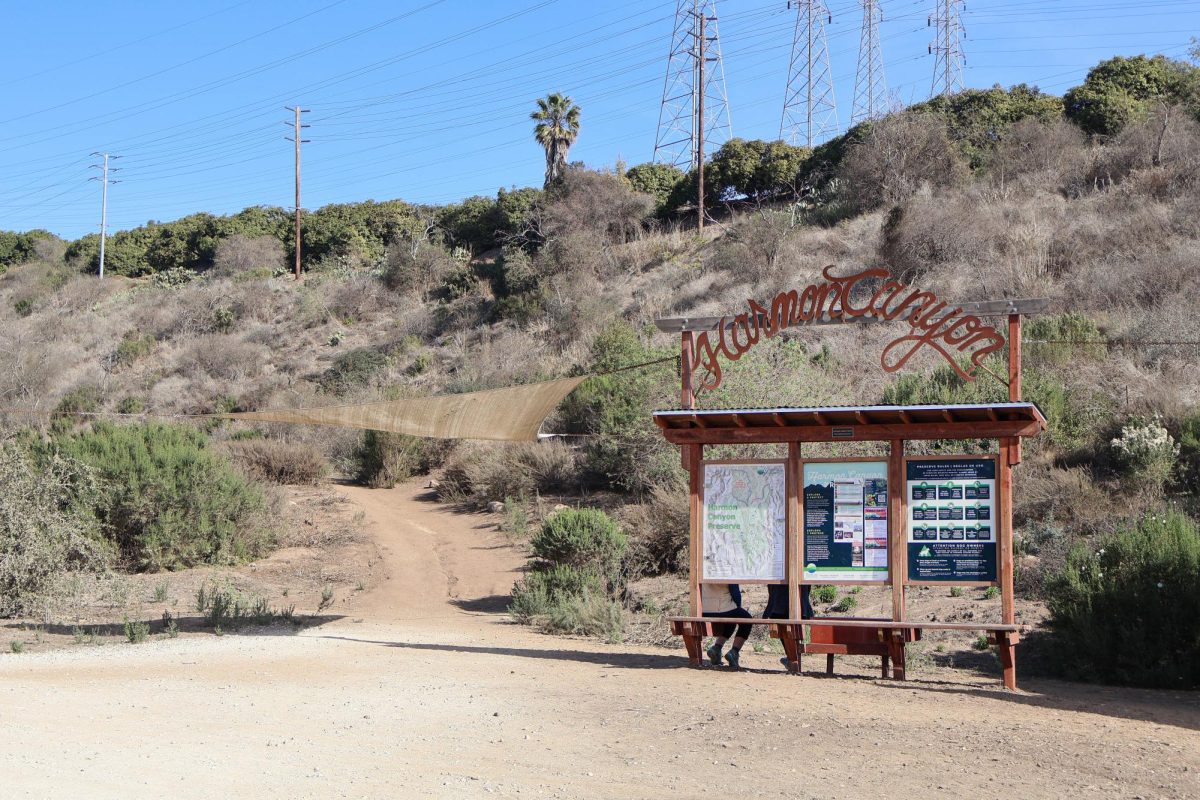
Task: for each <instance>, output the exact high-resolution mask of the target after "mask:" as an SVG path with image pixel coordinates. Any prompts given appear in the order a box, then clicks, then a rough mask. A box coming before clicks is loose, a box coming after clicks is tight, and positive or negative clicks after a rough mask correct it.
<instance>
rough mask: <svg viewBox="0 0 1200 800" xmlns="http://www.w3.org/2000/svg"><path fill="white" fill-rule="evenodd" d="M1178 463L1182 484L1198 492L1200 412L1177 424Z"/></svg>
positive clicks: (1199, 492)
mask: <svg viewBox="0 0 1200 800" xmlns="http://www.w3.org/2000/svg"><path fill="white" fill-rule="evenodd" d="M1179 448H1180V464H1181V465H1182V467H1183V469H1182V470H1181V472H1182V473H1183V474H1182V478H1183V481H1184V486H1185V487H1186V488H1187V489H1188V490H1189V491H1191V492H1192V493H1193V494H1200V413H1193V414H1192V415H1191V416H1189V417H1186V418H1184V420H1183V422H1182V423H1180V425H1179Z"/></svg>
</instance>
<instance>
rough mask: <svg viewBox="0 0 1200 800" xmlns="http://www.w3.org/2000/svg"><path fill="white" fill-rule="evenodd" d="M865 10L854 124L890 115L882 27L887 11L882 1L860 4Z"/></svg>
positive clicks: (853, 116) (855, 81) (874, 0)
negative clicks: (880, 31)
mask: <svg viewBox="0 0 1200 800" xmlns="http://www.w3.org/2000/svg"><path fill="white" fill-rule="evenodd" d="M859 2H861V3H862V7H863V21H862V36H861V38H860V39H859V43H858V72H857V73H856V74H855V76H854V110H853V113H852V115H851V117H850V124H851V125H857V124H858V123H860V122H863V121H865V120H868V119H874V118H876V117H882V116H883V114H884V113H885V112H886V111H887V109H886V108H885V106H884V104H885V103H886V100H887V80H885V79H884V77H883V51H882V50H881V49H880V47H879V26H880V24H881V23H882V22H883V9H882V8H880V7H879V0H859Z"/></svg>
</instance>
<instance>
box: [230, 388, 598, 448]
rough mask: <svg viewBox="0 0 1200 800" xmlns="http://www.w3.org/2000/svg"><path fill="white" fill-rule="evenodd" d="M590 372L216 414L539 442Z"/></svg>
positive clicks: (449, 436) (438, 436)
mask: <svg viewBox="0 0 1200 800" xmlns="http://www.w3.org/2000/svg"><path fill="white" fill-rule="evenodd" d="M587 378H588V376H587V375H581V376H578V377H574V378H561V379H559V380H554V381H546V382H544V383H530V384H525V385H521V386H507V387H505V388H503V389H488V390H485V391H482V392H468V393H465V394H447V395H438V396H435V397H418V398H407V399H404V400H389V401H384V402H379V403H361V404H358V405H344V406H323V407H320V408H281V409H274V410H267V411H244V412H233V413H229V414H214V415H213V416H214V417H219V418H221V419H242V420H250V421H254V422H287V423H298V424H307V425H332V426H335V427H340V428H363V429H366V430H375V431H386V432H390V433H407V434H409V435H411V436H425V437H430V438H435V439H492V440H498V441H510V442H532V441H536V440H537V436H538V430H539V429H540V428H541V427H542V422H544V421H545V419H546V417H548V416H549V415H550V412H552V411H553V410H554V407H555V406H557V405H558V404H559V403H561V402H562V401H563V399H564V398H566V396H567V395H569V394H570V393H571V392H572V391H574V389H575V387H577V386H578V385H579V384H580V383H582V382H583V381H585V380H587Z"/></svg>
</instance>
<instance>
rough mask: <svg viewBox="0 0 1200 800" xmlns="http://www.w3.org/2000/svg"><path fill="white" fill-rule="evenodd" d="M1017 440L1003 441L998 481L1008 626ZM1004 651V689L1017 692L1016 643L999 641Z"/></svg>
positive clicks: (1011, 619) (1012, 616)
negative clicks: (1013, 484)
mask: <svg viewBox="0 0 1200 800" xmlns="http://www.w3.org/2000/svg"><path fill="white" fill-rule="evenodd" d="M1018 441H1019V440H1017V439H1001V440H1000V459H999V464H998V467H999V470H1000V475H999V476H998V477H999V480H998V481H997V484H998V489H999V492H1000V524H999V535H1000V538H999V541H998V542H997V548H998V549H999V553H998V558H997V561H998V562H999V563H998V564H997V568H998V569H999V572H1000V576H999V577H1000V621H1001V622H1003V623H1004V624H1005V625H1012V624H1014V623H1015V622H1016V608H1015V604H1014V602H1013V600H1014V598H1013V524H1012V510H1013V506H1012V458H1013V455H1014V452H1013V451H1014V448H1015V447H1016V446H1017V442H1018ZM997 644H998V646H999V649H1000V651H1001V652H1000V661H1001V663H1002V664H1003V665H1004V685H1005V686H1007V687H1008V688H1009V689H1015V688H1017V669H1016V649H1015V646H1014V645H1015V642H1014V641H1013V640H1012V639H1011V638H1008V637H1004V638H1001V639H998V640H997Z"/></svg>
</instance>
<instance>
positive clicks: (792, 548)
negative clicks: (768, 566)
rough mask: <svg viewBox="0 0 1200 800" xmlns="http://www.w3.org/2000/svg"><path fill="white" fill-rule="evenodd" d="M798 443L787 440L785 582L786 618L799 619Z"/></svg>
mask: <svg viewBox="0 0 1200 800" xmlns="http://www.w3.org/2000/svg"><path fill="white" fill-rule="evenodd" d="M800 472H801V465H800V443H799V442H788V464H787V475H788V491H787V494H788V498H787V503H788V507H787V518H788V527H787V582H788V619H800V576H801V575H803V574H804V552H803V550H802V549H801V545H802V544H803V541H802V538H801V535H800V528H801V526H802V524H803V521H802V517H801V516H800V515H801V514H802V513H803V505H802V504H801V498H800V493H801V492H802V491H803V490H804V488H803V486H802V484H801V480H800V477H801V476H800Z"/></svg>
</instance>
